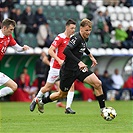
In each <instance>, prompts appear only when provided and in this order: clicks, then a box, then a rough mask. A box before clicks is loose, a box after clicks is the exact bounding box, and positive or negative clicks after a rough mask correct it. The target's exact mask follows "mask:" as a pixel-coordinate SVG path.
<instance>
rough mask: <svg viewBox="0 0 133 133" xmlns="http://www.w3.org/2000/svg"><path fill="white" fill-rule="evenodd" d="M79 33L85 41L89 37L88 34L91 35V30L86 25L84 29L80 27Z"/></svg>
mask: <svg viewBox="0 0 133 133" xmlns="http://www.w3.org/2000/svg"><path fill="white" fill-rule="evenodd" d="M80 33H81V36H82V37H83V38H84V39H86V38H88V37H89V35H90V33H91V28H90V27H89V26H88V25H86V26H85V27H80Z"/></svg>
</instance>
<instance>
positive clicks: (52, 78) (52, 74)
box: [47, 67, 60, 84]
mask: <svg viewBox="0 0 133 133" xmlns="http://www.w3.org/2000/svg"><path fill="white" fill-rule="evenodd" d="M59 72H60V69H56V68H52V67H50V70H49V73H48V78H47V82H48V83H53V84H54V83H55V82H56V80H57V79H58V78H59Z"/></svg>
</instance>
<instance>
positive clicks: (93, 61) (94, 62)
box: [91, 58, 98, 67]
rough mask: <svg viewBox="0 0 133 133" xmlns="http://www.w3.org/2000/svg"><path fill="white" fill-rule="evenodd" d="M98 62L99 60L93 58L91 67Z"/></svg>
mask: <svg viewBox="0 0 133 133" xmlns="http://www.w3.org/2000/svg"><path fill="white" fill-rule="evenodd" d="M97 64H98V63H97V61H96V60H95V58H93V59H92V65H91V67H95V66H96V65H97Z"/></svg>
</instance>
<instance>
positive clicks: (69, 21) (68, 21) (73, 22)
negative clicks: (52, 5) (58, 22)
mask: <svg viewBox="0 0 133 133" xmlns="http://www.w3.org/2000/svg"><path fill="white" fill-rule="evenodd" d="M70 24H74V25H76V22H75V21H74V20H72V19H69V20H67V22H66V26H68V25H70Z"/></svg>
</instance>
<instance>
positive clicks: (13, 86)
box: [12, 82, 18, 91]
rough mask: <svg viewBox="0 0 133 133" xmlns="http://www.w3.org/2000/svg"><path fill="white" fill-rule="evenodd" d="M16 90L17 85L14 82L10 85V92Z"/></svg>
mask: <svg viewBox="0 0 133 133" xmlns="http://www.w3.org/2000/svg"><path fill="white" fill-rule="evenodd" d="M17 88H18V85H17V84H16V83H15V82H14V83H13V84H12V90H13V91H16V90H17Z"/></svg>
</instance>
